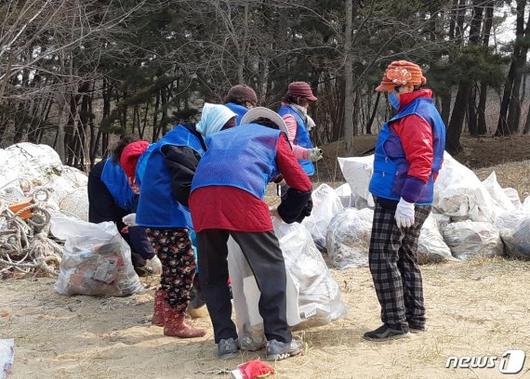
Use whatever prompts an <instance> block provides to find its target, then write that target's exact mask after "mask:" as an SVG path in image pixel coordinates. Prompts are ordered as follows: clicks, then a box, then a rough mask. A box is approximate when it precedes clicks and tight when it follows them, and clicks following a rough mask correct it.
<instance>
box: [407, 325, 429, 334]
mask: <svg viewBox="0 0 530 379" xmlns="http://www.w3.org/2000/svg"><path fill="white" fill-rule="evenodd" d="M424 331H425V326H420V325H414V324H409V332H411V333H421V332H424Z"/></svg>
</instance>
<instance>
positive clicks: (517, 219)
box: [495, 209, 530, 237]
mask: <svg viewBox="0 0 530 379" xmlns="http://www.w3.org/2000/svg"><path fill="white" fill-rule="evenodd" d="M529 214H530V212H525V211H524V210H522V209H518V210H512V211H504V212H500V213H498V214H497V218H496V219H495V227H496V228H497V229H499V231H500V233H501V237H503V236H504V235H505V234H510V233H511V232H513V230H514V229H515V228H517V227H518V226H519V224H520V223H521V222H522V221H523V220H524V219H525V218H526V217H527V215H529Z"/></svg>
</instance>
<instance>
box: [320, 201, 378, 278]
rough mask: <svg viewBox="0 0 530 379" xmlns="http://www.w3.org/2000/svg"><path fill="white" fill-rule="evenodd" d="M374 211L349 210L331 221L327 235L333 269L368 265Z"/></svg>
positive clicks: (328, 251)
mask: <svg viewBox="0 0 530 379" xmlns="http://www.w3.org/2000/svg"><path fill="white" fill-rule="evenodd" d="M373 215H374V212H373V210H371V209H369V208H365V209H363V210H358V209H355V208H348V209H345V210H343V211H342V212H340V213H339V214H337V215H336V216H335V217H334V218H333V220H331V222H330V224H329V227H328V233H327V253H328V257H329V260H330V262H331V264H332V265H333V267H335V268H338V269H340V270H342V269H346V268H349V267H361V266H367V265H368V248H369V246H370V235H371V233H372V221H373Z"/></svg>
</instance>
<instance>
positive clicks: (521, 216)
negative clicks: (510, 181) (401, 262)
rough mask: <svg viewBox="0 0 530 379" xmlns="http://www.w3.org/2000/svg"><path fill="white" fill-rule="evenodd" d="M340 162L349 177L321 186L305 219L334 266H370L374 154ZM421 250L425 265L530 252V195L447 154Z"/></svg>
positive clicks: (522, 255)
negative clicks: (341, 182) (483, 176)
mask: <svg viewBox="0 0 530 379" xmlns="http://www.w3.org/2000/svg"><path fill="white" fill-rule="evenodd" d="M339 165H340V167H341V170H342V173H343V175H344V178H345V179H346V181H347V183H346V184H344V185H342V186H340V187H338V188H337V189H335V190H333V189H332V188H331V187H329V186H328V185H325V184H324V185H321V186H320V187H319V188H317V189H316V190H315V191H314V193H313V203H314V210H313V214H312V215H311V217H309V218H308V219H307V220H305V221H304V225H305V226H306V227H307V228H308V229H309V231H310V232H311V234H312V236H313V239H314V240H315V242H316V243H317V246H319V248H320V249H321V250H322V251H325V252H327V257H328V258H329V261H330V264H331V265H332V266H333V267H335V268H339V269H344V268H347V267H357V266H365V265H367V261H368V259H367V257H368V246H369V240H370V234H371V228H372V217H373V210H372V209H373V206H374V200H373V198H372V196H371V194H370V193H369V191H368V184H369V182H370V177H371V175H372V171H373V156H369V157H351V158H339ZM418 253H419V261H420V263H422V264H425V263H437V262H443V261H448V260H466V259H470V258H475V257H492V256H510V257H514V258H520V259H530V196H529V197H527V198H526V200H525V201H524V202H522V201H521V199H520V198H519V194H518V193H517V191H516V190H514V189H513V188H501V186H500V185H499V183H498V182H497V178H496V174H495V172H493V173H492V174H491V175H490V176H489V177H488V178H487V179H486V180H484V181H483V182H481V181H480V179H479V178H478V177H477V176H476V175H475V174H474V173H473V171H471V170H470V169H469V168H467V167H465V166H463V165H462V164H460V163H459V162H457V161H456V160H455V159H454V158H452V157H451V156H450V155H449V154H447V153H446V154H445V161H444V166H443V168H442V170H441V171H440V174H439V177H438V180H437V182H436V187H435V199H434V204H433V212H432V214H431V216H430V217H429V218H428V219H427V221H426V222H425V224H424V225H423V228H422V231H421V235H420V240H419V249H418Z"/></svg>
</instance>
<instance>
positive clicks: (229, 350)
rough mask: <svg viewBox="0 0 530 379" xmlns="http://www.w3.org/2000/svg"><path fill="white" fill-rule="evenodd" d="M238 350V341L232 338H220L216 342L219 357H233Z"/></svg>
mask: <svg viewBox="0 0 530 379" xmlns="http://www.w3.org/2000/svg"><path fill="white" fill-rule="evenodd" d="M238 351H239V342H238V340H237V339H234V338H227V339H222V340H221V341H219V343H218V344H217V356H218V357H219V358H221V359H230V358H234V357H235V356H236V355H237V353H238Z"/></svg>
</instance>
